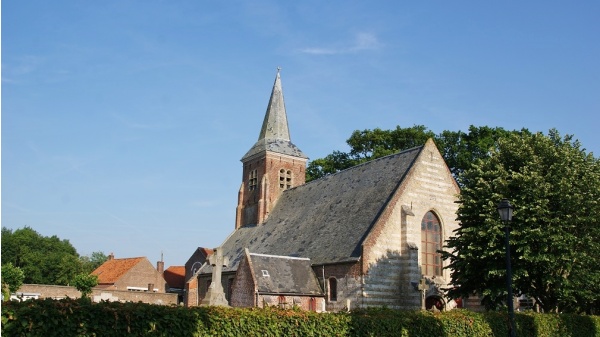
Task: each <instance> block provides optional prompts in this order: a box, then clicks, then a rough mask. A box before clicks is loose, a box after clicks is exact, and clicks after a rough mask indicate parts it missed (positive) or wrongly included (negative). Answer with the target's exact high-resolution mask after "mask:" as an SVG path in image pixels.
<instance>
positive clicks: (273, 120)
mask: <svg viewBox="0 0 600 337" xmlns="http://www.w3.org/2000/svg"><path fill="white" fill-rule="evenodd" d="M280 70H281V68H277V76H276V77H275V83H274V84H273V89H272V90H271V98H270V99H269V105H268V106H267V112H266V113H265V119H264V120H263V124H262V128H261V130H260V134H259V136H258V141H257V142H256V143H255V144H254V146H252V148H251V149H250V150H249V151H248V152H247V153H246V154H245V155H244V157H242V161H245V160H246V159H248V158H250V157H252V156H254V155H256V154H259V153H262V152H264V151H271V152H276V153H280V154H285V155H289V156H293V157H299V158H304V159H308V157H307V156H306V155H305V154H304V153H302V151H300V149H299V148H298V147H297V146H296V145H294V144H292V142H291V139H290V131H289V127H288V122H287V113H286V111H285V102H284V101H283V90H282V89H281V76H280V75H279V71H280Z"/></svg>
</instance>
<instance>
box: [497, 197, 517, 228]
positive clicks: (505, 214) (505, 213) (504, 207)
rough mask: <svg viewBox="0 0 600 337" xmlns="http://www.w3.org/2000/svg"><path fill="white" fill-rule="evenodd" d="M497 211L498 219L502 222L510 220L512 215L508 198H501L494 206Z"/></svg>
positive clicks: (511, 207)
mask: <svg viewBox="0 0 600 337" xmlns="http://www.w3.org/2000/svg"><path fill="white" fill-rule="evenodd" d="M496 209H497V210H498V213H500V219H502V221H504V222H510V221H512V217H513V206H512V205H511V204H510V202H509V201H508V199H506V198H505V199H502V201H500V203H499V204H498V207H497V208H496Z"/></svg>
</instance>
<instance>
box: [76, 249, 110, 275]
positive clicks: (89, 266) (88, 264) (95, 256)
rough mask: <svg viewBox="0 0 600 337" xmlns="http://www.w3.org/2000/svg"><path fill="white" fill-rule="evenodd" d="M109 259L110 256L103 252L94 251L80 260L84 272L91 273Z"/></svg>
mask: <svg viewBox="0 0 600 337" xmlns="http://www.w3.org/2000/svg"><path fill="white" fill-rule="evenodd" d="M106 260H108V256H106V254H104V253H103V252H93V253H92V254H90V255H89V256H81V257H80V258H79V261H80V262H81V264H82V266H83V272H85V273H87V274H89V273H91V272H93V271H94V270H96V268H98V267H100V266H101V265H102V264H103V263H104V262H106Z"/></svg>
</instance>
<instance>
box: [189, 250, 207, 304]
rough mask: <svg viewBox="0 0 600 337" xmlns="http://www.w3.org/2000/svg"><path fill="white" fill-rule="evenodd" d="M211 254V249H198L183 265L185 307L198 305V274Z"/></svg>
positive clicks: (199, 299)
mask: <svg viewBox="0 0 600 337" xmlns="http://www.w3.org/2000/svg"><path fill="white" fill-rule="evenodd" d="M212 253H213V250H212V249H208V248H204V247H198V248H196V250H195V251H194V253H193V254H192V256H190V258H189V259H188V260H187V262H186V263H185V290H184V298H183V301H184V304H185V306H196V305H198V304H199V303H200V301H201V298H199V297H198V272H199V270H200V268H202V267H203V266H204V264H205V263H206V261H207V260H208V258H209V256H210V255H212Z"/></svg>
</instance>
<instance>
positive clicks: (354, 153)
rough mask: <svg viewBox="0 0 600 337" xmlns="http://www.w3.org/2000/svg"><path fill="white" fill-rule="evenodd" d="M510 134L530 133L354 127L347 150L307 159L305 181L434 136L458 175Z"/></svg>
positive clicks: (501, 130) (480, 128) (487, 128)
mask: <svg viewBox="0 0 600 337" xmlns="http://www.w3.org/2000/svg"><path fill="white" fill-rule="evenodd" d="M513 133H515V134H530V133H529V131H527V130H526V129H523V130H521V131H507V130H504V129H503V128H490V127H487V126H483V127H475V126H472V125H471V126H470V127H469V132H467V133H465V132H462V131H447V130H446V131H443V132H442V133H440V134H439V135H436V134H434V133H433V132H432V131H430V130H428V129H427V128H426V127H425V126H423V125H415V126H412V127H409V128H401V127H400V126H396V128H395V129H392V130H382V129H379V128H376V129H373V130H362V131H358V130H356V131H354V132H353V133H352V135H351V136H350V138H348V140H347V141H346V143H347V144H348V145H349V146H350V151H349V152H341V151H334V152H333V153H331V154H329V155H327V156H326V157H325V158H319V159H315V160H313V161H311V162H309V164H308V166H307V169H306V181H311V180H314V179H318V178H321V177H323V176H325V175H328V174H331V173H335V172H339V171H341V170H345V169H347V168H349V167H352V166H354V165H358V164H361V163H364V162H366V161H369V160H372V159H376V158H380V157H383V156H387V155H390V154H393V153H396V152H399V151H402V150H406V149H410V148H413V147H415V146H420V145H423V144H425V142H426V141H427V139H429V138H433V139H434V141H435V143H436V145H437V147H438V149H439V150H440V153H441V154H442V156H443V157H444V159H445V160H446V163H447V164H448V167H449V168H450V171H451V172H452V173H453V175H454V176H455V177H457V176H458V174H460V173H461V172H462V171H464V170H465V169H467V168H469V166H470V165H471V163H473V162H474V161H475V160H476V159H478V158H484V157H487V156H489V155H490V148H494V147H496V146H497V145H496V144H497V142H498V140H499V139H500V138H503V137H506V136H508V135H509V134H513Z"/></svg>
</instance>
